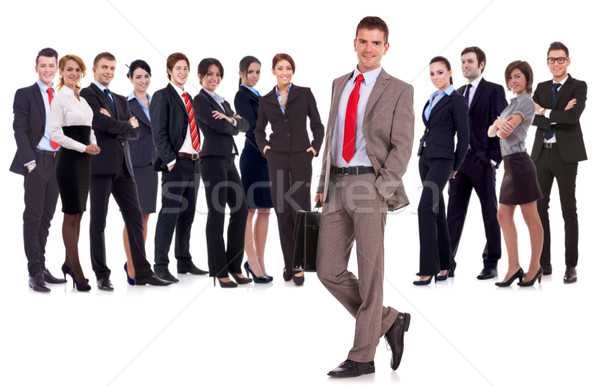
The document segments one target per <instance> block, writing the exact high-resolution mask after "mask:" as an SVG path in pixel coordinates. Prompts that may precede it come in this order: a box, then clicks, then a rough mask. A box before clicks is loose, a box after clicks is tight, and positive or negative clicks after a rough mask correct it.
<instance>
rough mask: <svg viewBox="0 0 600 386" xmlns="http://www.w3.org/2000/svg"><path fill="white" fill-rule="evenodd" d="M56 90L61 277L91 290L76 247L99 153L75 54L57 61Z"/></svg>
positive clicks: (53, 113) (53, 118) (53, 117)
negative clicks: (93, 161) (62, 252)
mask: <svg viewBox="0 0 600 386" xmlns="http://www.w3.org/2000/svg"><path fill="white" fill-rule="evenodd" d="M58 69H59V73H60V82H59V85H58V89H59V91H58V93H57V94H56V96H55V97H54V98H53V99H52V100H51V109H50V137H51V138H52V140H53V141H54V142H56V143H58V144H59V145H60V146H61V147H60V152H59V155H58V159H57V161H56V181H57V183H58V190H59V192H60V199H61V202H62V211H63V212H64V220H63V228H62V233H63V240H64V243H65V249H66V257H65V263H64V264H63V266H62V271H63V274H64V276H65V277H66V275H70V276H71V278H72V279H73V287H77V290H78V291H89V290H90V289H91V287H90V285H89V284H88V280H87V279H86V278H85V276H84V275H83V270H82V269H81V264H80V262H79V251H78V248H77V244H78V240H79V229H80V223H81V217H82V216H83V212H85V209H86V204H87V196H88V192H89V190H90V171H91V156H92V155H95V154H98V153H100V148H99V147H98V146H97V145H96V137H95V136H94V132H93V131H92V119H93V112H92V109H91V108H90V106H89V105H88V103H87V102H86V100H85V99H84V98H82V97H80V96H79V90H80V89H81V86H80V84H79V82H80V81H81V78H83V77H84V76H85V64H84V63H83V60H81V58H79V57H78V56H75V55H65V56H63V57H62V58H61V59H60V61H59V62H58Z"/></svg>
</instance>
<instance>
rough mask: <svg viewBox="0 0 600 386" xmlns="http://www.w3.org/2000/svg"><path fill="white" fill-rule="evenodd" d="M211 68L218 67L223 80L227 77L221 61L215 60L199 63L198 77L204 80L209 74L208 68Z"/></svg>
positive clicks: (205, 60) (206, 59) (208, 59)
mask: <svg viewBox="0 0 600 386" xmlns="http://www.w3.org/2000/svg"><path fill="white" fill-rule="evenodd" d="M210 66H217V67H218V68H219V71H221V79H223V76H224V75H225V70H224V69H223V65H222V64H221V62H220V61H219V59H215V58H204V59H202V60H201V61H200V63H198V75H200V76H201V77H203V78H204V76H205V75H206V74H208V68H209V67H210Z"/></svg>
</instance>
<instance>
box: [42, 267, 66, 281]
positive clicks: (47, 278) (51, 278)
mask: <svg viewBox="0 0 600 386" xmlns="http://www.w3.org/2000/svg"><path fill="white" fill-rule="evenodd" d="M42 277H43V278H44V281H45V282H46V283H50V284H65V283H66V282H67V280H65V279H59V278H58V277H54V276H52V274H51V273H50V271H48V268H44V270H43V271H42Z"/></svg>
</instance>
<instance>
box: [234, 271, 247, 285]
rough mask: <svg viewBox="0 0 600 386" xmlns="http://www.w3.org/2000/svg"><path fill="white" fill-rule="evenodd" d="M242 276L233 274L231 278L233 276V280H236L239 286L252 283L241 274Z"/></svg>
mask: <svg viewBox="0 0 600 386" xmlns="http://www.w3.org/2000/svg"><path fill="white" fill-rule="evenodd" d="M239 275H240V276H241V277H240V276H238V274H237V273H233V272H232V273H231V276H233V280H235V282H236V283H238V284H248V283H252V279H248V278H245V277H244V275H242V274H241V273H240V274H239Z"/></svg>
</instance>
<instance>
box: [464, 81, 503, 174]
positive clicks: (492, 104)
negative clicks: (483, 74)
mask: <svg viewBox="0 0 600 386" xmlns="http://www.w3.org/2000/svg"><path fill="white" fill-rule="evenodd" d="M465 87H466V86H462V87H461V88H459V89H458V90H457V92H458V93H459V94H460V95H464V93H465ZM506 106H508V103H507V102H506V93H505V91H504V87H502V86H500V85H499V84H496V83H492V82H488V81H486V80H485V79H484V78H481V80H480V81H479V85H478V86H477V90H475V95H473V100H472V102H471V106H470V107H469V134H470V136H469V145H471V150H472V151H473V152H474V153H475V155H476V156H477V157H478V158H480V159H481V160H482V161H484V162H485V163H486V164H489V163H490V160H494V161H495V162H496V167H498V166H499V165H500V162H502V154H501V153H500V138H498V137H497V136H494V137H492V138H490V137H489V136H488V129H489V127H490V125H491V124H492V123H494V121H495V120H496V118H498V117H499V116H500V113H502V111H503V110H504V109H505V108H506Z"/></svg>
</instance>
